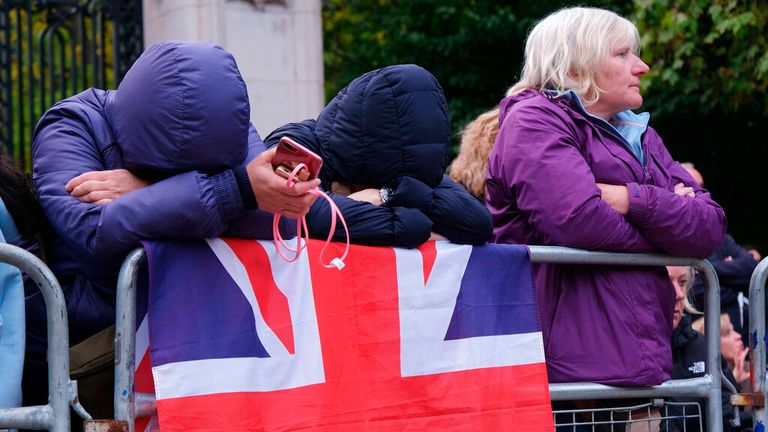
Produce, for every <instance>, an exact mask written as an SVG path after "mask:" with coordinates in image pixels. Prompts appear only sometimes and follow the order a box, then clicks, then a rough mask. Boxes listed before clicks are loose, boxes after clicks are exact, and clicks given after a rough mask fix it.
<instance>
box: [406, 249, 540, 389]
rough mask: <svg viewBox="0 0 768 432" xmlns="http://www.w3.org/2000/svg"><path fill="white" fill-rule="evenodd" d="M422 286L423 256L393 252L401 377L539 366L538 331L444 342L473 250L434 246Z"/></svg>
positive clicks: (413, 251)
mask: <svg viewBox="0 0 768 432" xmlns="http://www.w3.org/2000/svg"><path fill="white" fill-rule="evenodd" d="M436 247H437V258H436V259H435V264H434V266H433V268H432V271H431V273H430V277H429V280H428V281H427V284H426V286H425V285H424V271H423V264H422V256H421V253H420V252H419V251H418V250H415V249H410V250H408V249H398V248H395V253H396V256H397V285H398V292H399V296H400V299H399V303H400V347H401V351H400V360H401V372H402V375H403V376H419V375H431V374H438V373H443V372H456V371H463V370H470V369H481V368H491V367H500V366H515V365H523V364H530V363H542V362H544V343H543V339H542V335H541V332H535V333H523V334H512V335H496V336H482V337H473V338H466V339H455V340H444V339H445V334H446V331H447V330H448V325H449V324H450V322H451V318H452V316H453V311H454V308H455V306H456V297H457V296H458V294H459V289H460V288H461V279H462V276H463V274H464V271H465V269H466V266H467V262H468V260H469V256H470V255H471V253H472V246H467V245H456V244H452V243H449V242H445V241H439V242H436Z"/></svg>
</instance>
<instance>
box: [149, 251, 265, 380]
mask: <svg viewBox="0 0 768 432" xmlns="http://www.w3.org/2000/svg"><path fill="white" fill-rule="evenodd" d="M152 246H153V247H152V249H151V252H152V255H153V256H152V257H150V258H152V259H150V261H149V262H150V278H151V279H152V283H153V285H154V286H158V287H163V289H162V290H154V291H153V292H152V294H151V296H150V299H149V301H150V303H151V306H150V308H151V310H152V311H153V313H152V314H150V324H151V328H152V329H153V331H151V332H150V349H151V351H152V356H153V357H152V361H153V365H161V364H165V363H172V362H178V361H187V360H199V359H214V358H227V357H269V355H268V354H267V351H266V350H265V349H264V346H263V345H262V343H261V341H259V337H258V335H257V334H256V326H255V321H254V317H253V310H252V309H251V305H250V304H249V303H248V300H247V299H246V298H245V297H244V296H243V293H242V291H241V290H240V288H239V287H238V286H237V284H236V283H235V281H234V280H233V279H232V277H231V276H230V275H229V273H228V272H227V271H226V269H224V267H223V266H222V265H221V262H220V261H219V260H218V258H216V256H215V254H214V253H213V251H211V249H210V248H209V247H208V245H207V244H206V243H205V242H154V243H153V244H152ZM173 257H183V260H184V261H186V262H188V263H195V264H197V263H205V265H204V266H199V265H187V266H185V265H176V266H168V267H163V266H161V265H157V263H165V262H172V260H173ZM223 329H227V330H223ZM231 329H237V330H236V332H234V333H232V332H231Z"/></svg>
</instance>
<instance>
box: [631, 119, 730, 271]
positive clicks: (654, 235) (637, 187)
mask: <svg viewBox="0 0 768 432" xmlns="http://www.w3.org/2000/svg"><path fill="white" fill-rule="evenodd" d="M646 134H651V136H649V137H648V138H646V139H647V140H648V142H649V144H650V145H651V146H652V147H651V148H650V150H651V152H652V153H653V155H652V156H653V157H654V158H656V157H658V159H659V160H658V161H656V162H657V163H659V164H661V165H662V166H663V167H664V168H665V169H666V170H667V171H668V172H669V173H670V174H672V184H670V185H668V187H666V188H664V187H660V186H655V185H649V184H637V183H629V184H627V188H628V190H629V212H628V213H627V220H628V221H630V222H631V223H632V224H633V225H635V226H636V227H637V229H638V230H640V232H641V233H642V234H643V236H645V238H647V239H648V240H649V241H651V242H652V243H653V244H654V245H656V246H657V247H659V248H660V249H661V250H663V251H664V252H666V253H668V254H671V255H678V256H691V257H697V258H704V257H707V256H709V255H710V254H711V253H712V252H713V251H714V250H715V249H717V246H718V245H719V244H720V241H721V240H722V238H723V236H724V235H725V225H726V221H725V212H724V211H723V208H722V207H720V206H719V205H718V204H717V203H715V202H714V201H713V200H712V198H711V197H710V195H709V192H707V191H706V190H704V189H702V188H701V187H700V186H699V185H698V184H697V183H696V182H695V181H694V180H693V179H692V178H691V176H690V175H688V173H687V172H686V171H685V169H684V168H683V167H681V166H680V164H678V163H677V162H675V161H674V160H673V159H672V156H670V154H669V152H668V151H667V149H666V148H664V145H663V143H662V142H661V138H659V137H658V135H656V132H655V131H654V130H653V129H650V128H649V129H648V131H647V132H646ZM649 156H650V155H649ZM652 162H653V161H652V160H651V159H650V158H649V161H648V163H652ZM678 182H682V183H684V184H685V185H686V186H690V187H692V188H693V189H694V191H695V193H696V196H695V197H693V198H691V197H687V196H679V195H677V194H676V193H675V192H674V191H673V188H674V185H675V184H676V183H678Z"/></svg>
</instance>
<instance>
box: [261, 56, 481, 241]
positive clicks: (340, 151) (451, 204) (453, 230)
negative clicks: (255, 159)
mask: <svg viewBox="0 0 768 432" xmlns="http://www.w3.org/2000/svg"><path fill="white" fill-rule="evenodd" d="M283 136H289V137H291V138H293V139H295V140H296V141H298V142H299V143H301V144H302V145H304V146H305V147H307V148H309V149H310V150H312V151H313V152H315V153H317V154H319V155H320V156H321V157H322V158H323V169H322V171H321V172H320V179H321V180H322V182H323V183H322V187H323V188H325V189H327V190H330V191H331V192H332V193H331V197H332V198H333V200H334V202H335V203H336V205H337V206H338V207H339V208H340V209H341V211H342V213H343V214H344V218H345V219H346V221H347V225H348V226H349V239H350V241H351V242H353V243H360V244H367V245H390V246H401V247H415V246H418V245H420V244H422V243H424V242H425V241H427V240H428V239H429V238H430V237H432V238H437V236H435V235H434V234H433V233H436V234H437V235H438V236H441V237H444V238H446V239H448V240H450V241H452V242H453V243H461V244H483V243H485V242H487V241H488V240H490V238H491V229H492V226H491V217H490V215H489V214H488V210H487V209H486V208H485V207H484V206H483V205H482V203H480V202H478V201H477V200H476V199H474V198H472V196H471V195H470V194H469V193H467V191H466V190H464V188H462V187H461V186H460V185H458V184H456V182H454V181H453V180H451V179H450V178H449V177H448V176H447V175H445V174H444V172H445V167H446V165H447V163H448V153H449V150H450V144H451V124H450V116H449V113H448V103H447V102H446V100H445V96H444V95H443V89H442V88H441V87H440V84H439V83H438V82H437V79H436V78H435V77H434V76H433V75H432V74H431V73H429V71H427V70H426V69H424V68H422V67H419V66H417V65H412V64H410V65H392V66H387V67H384V68H381V69H377V70H374V71H370V72H367V73H365V74H363V75H361V76H359V77H357V78H355V79H354V80H353V81H352V82H351V83H349V85H347V86H346V87H345V88H343V89H342V90H341V91H340V92H339V93H338V94H337V95H336V97H334V98H333V100H332V101H331V102H330V103H328V106H326V107H325V108H324V109H323V111H322V112H321V113H320V115H319V116H318V118H317V120H314V119H309V120H305V121H303V122H301V123H290V124H287V125H284V126H281V127H279V128H278V129H276V130H275V131H274V132H272V133H271V134H269V136H267V137H266V138H265V139H264V142H265V143H266V144H267V146H270V147H271V146H274V145H277V143H278V142H279V140H280V138H282V137H283ZM330 220H331V219H330V208H329V205H328V203H327V202H326V201H325V200H318V201H316V202H315V204H314V205H313V206H312V209H311V210H310V212H309V213H308V215H307V225H308V227H309V234H310V236H312V237H316V238H326V237H327V235H328V231H329V230H330V226H329V222H330ZM334 239H335V240H343V239H344V230H343V228H342V227H340V226H339V225H337V229H336V232H335V233H334Z"/></svg>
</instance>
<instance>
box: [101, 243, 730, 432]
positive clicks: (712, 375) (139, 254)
mask: <svg viewBox="0 0 768 432" xmlns="http://www.w3.org/2000/svg"><path fill="white" fill-rule="evenodd" d="M529 250H530V256H531V261H532V262H534V263H557V264H603V265H637V266H665V265H674V266H692V267H694V268H696V269H697V270H698V271H699V272H701V274H703V275H704V278H705V282H706V287H707V288H706V297H705V298H706V309H705V311H704V316H705V333H706V335H705V338H706V344H707V362H708V364H709V365H710V366H709V367H708V368H707V369H708V370H707V374H706V375H705V376H703V377H700V378H692V379H685V380H670V381H667V382H665V383H663V384H661V385H658V386H654V387H643V388H626V387H613V386H607V385H602V384H595V383H569V384H550V385H549V389H550V395H551V398H552V400H553V401H563V400H585V399H618V398H641V397H642V398H644V397H649V398H650V397H653V398H658V397H680V396H690V397H696V398H702V399H705V400H706V401H707V407H706V408H707V410H706V412H707V428H706V430H708V431H710V432H721V431H722V430H723V423H722V419H723V416H722V406H721V387H720V386H721V370H720V337H719V335H720V331H719V330H720V329H719V327H717V326H718V325H719V324H718V323H719V322H720V320H719V317H720V286H719V284H718V280H717V275H716V274H715V271H714V269H713V268H712V265H711V264H710V263H709V262H708V261H706V260H700V259H695V258H679V257H670V256H664V255H650V254H627V253H612V252H594V251H584V250H580V249H572V248H566V247H556V246H530V247H529ZM145 257H146V254H145V252H144V250H143V249H142V248H138V249H135V250H134V251H132V252H131V253H130V254H128V256H127V257H126V259H125V260H124V261H123V266H122V268H121V269H120V276H119V278H118V283H117V322H116V326H115V327H116V328H115V334H116V337H115V368H116V369H115V393H114V408H115V419H116V420H120V421H125V422H127V423H128V427H129V428H130V431H131V432H133V426H134V421H135V419H136V418H138V417H147V416H151V415H154V414H155V413H156V410H157V407H156V404H155V398H154V395H151V394H144V393H136V394H135V393H134V390H133V383H134V371H135V357H134V356H135V336H134V332H135V330H136V290H137V279H138V273H139V269H140V267H141V265H142V263H143V262H144V260H145ZM713 326H714V327H717V328H713Z"/></svg>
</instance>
